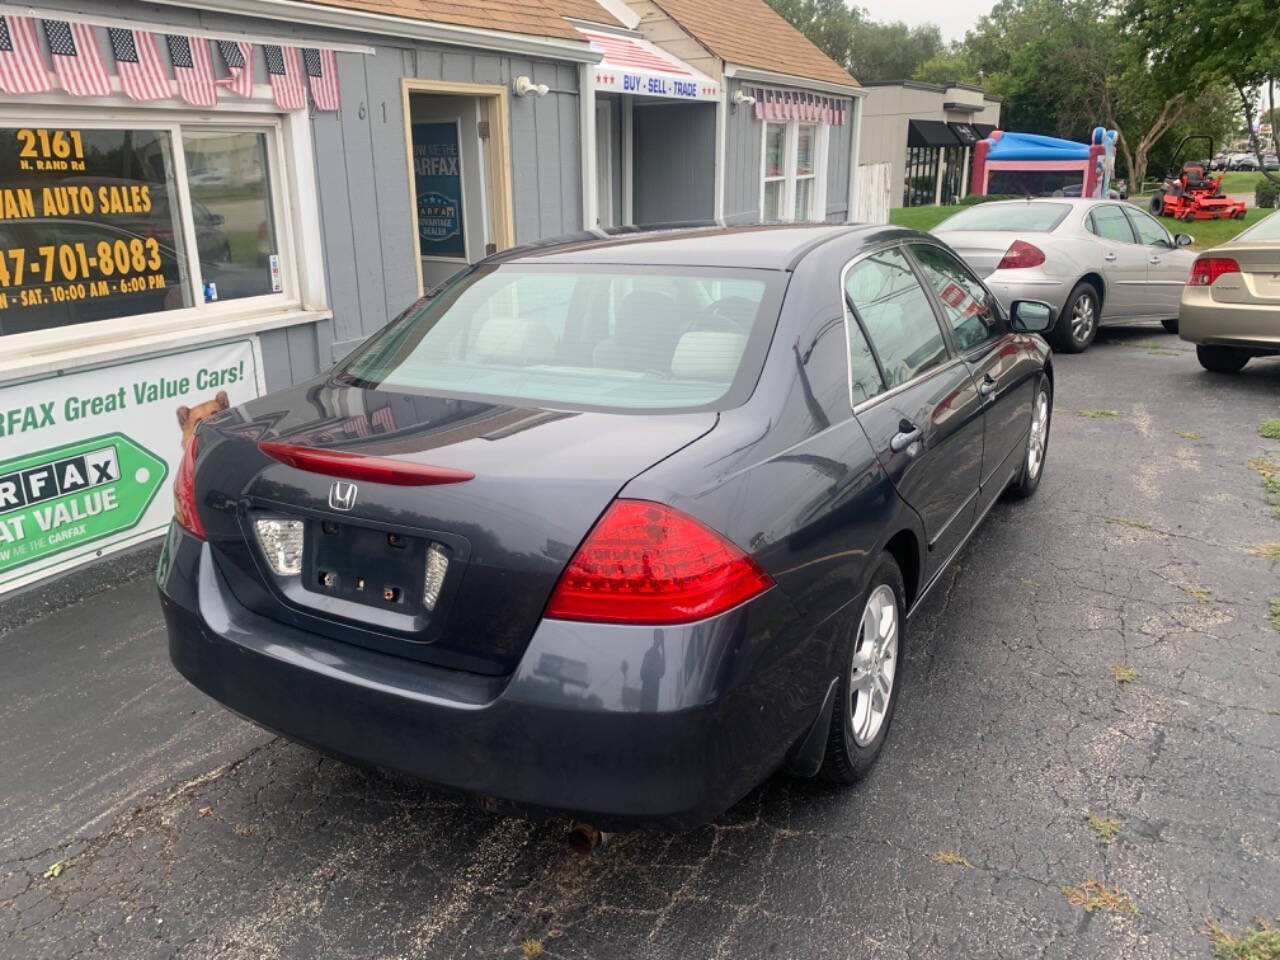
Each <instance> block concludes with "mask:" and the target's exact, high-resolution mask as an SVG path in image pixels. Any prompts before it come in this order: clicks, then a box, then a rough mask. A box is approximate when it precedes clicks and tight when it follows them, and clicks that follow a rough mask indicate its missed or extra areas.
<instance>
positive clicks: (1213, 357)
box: [1196, 346, 1249, 373]
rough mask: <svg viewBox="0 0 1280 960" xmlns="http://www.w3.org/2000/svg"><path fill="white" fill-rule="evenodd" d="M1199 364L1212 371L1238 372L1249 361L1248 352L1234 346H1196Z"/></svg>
mask: <svg viewBox="0 0 1280 960" xmlns="http://www.w3.org/2000/svg"><path fill="white" fill-rule="evenodd" d="M1196 359H1197V360H1199V361H1200V366H1202V367H1204V368H1205V369H1206V370H1209V371H1211V372H1213V373H1239V372H1240V371H1241V370H1243V369H1244V365H1245V364H1246V363H1248V362H1249V354H1248V353H1247V352H1246V351H1244V350H1237V349H1236V348H1235V347H1205V346H1198V347H1196Z"/></svg>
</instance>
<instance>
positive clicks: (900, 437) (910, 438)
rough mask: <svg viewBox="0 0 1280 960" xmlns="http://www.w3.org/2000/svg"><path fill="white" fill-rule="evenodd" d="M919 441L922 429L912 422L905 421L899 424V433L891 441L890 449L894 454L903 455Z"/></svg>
mask: <svg viewBox="0 0 1280 960" xmlns="http://www.w3.org/2000/svg"><path fill="white" fill-rule="evenodd" d="M919 439H920V428H919V427H917V426H916V425H915V424H914V423H912V422H911V421H910V420H903V421H902V422H901V423H899V424H898V432H897V433H895V434H894V435H893V438H892V439H891V440H890V441H889V449H890V450H892V451H893V452H894V453H901V452H902V451H903V450H905V449H907V447H909V446H911V445H912V444H913V443H915V442H916V441H917V440H919Z"/></svg>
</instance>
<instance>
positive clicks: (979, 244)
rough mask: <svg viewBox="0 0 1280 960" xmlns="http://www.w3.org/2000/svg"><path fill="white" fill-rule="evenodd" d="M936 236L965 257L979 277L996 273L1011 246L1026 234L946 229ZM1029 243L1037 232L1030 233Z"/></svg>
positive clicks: (1004, 231)
mask: <svg viewBox="0 0 1280 960" xmlns="http://www.w3.org/2000/svg"><path fill="white" fill-rule="evenodd" d="M935 236H936V237H937V238H938V239H939V240H941V241H942V242H943V243H945V244H946V245H947V246H949V247H951V249H952V250H954V251H955V252H956V253H958V254H960V256H961V257H962V258H963V259H964V261H965V263H967V264H969V266H970V267H971V268H972V269H973V271H974V272H975V273H976V274H977V275H978V276H979V277H986V276H989V275H990V274H992V273H994V272H995V270H996V267H998V266H999V265H1000V261H1001V260H1003V259H1004V255H1005V253H1006V252H1008V250H1009V247H1010V246H1011V245H1012V244H1013V242H1014V241H1015V240H1018V239H1020V238H1021V237H1023V236H1024V235H1022V234H1018V233H1013V232H1011V231H1008V230H954V231H949V230H944V231H938V232H936V233H935ZM1026 236H1030V237H1031V240H1029V241H1028V242H1029V243H1034V242H1035V234H1034V233H1028V234H1026Z"/></svg>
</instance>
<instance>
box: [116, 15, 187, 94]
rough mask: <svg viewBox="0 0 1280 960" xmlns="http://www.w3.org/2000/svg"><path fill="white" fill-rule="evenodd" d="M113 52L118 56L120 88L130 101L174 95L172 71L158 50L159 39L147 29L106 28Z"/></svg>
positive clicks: (117, 69) (117, 70)
mask: <svg viewBox="0 0 1280 960" xmlns="http://www.w3.org/2000/svg"><path fill="white" fill-rule="evenodd" d="M107 38H108V39H109V40H110V41H111V54H112V56H114V57H115V58H116V76H117V77H119V78H120V88H121V89H122V90H123V91H124V92H125V94H126V95H127V96H128V97H129V98H130V99H131V100H165V99H167V98H169V97H172V96H173V88H172V87H171V86H170V85H169V74H168V72H167V71H166V70H165V68H164V62H163V61H162V60H161V59H160V51H159V50H157V49H156V38H155V37H154V36H153V35H151V34H150V33H147V32H146V31H145V30H122V29H120V28H118V27H108V28H107Z"/></svg>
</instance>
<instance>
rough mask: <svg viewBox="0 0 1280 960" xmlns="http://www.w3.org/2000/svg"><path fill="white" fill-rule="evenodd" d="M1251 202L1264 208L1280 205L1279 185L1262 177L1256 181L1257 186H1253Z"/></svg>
mask: <svg viewBox="0 0 1280 960" xmlns="http://www.w3.org/2000/svg"><path fill="white" fill-rule="evenodd" d="M1253 202H1254V205H1255V206H1259V207H1262V208H1263V209H1265V210H1271V209H1274V208H1275V207H1277V206H1280V187H1277V186H1276V185H1275V184H1274V183H1272V182H1271V181H1270V180H1268V179H1267V178H1266V177H1263V178H1262V179H1261V180H1259V181H1258V185H1257V187H1255V188H1254V191H1253Z"/></svg>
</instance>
